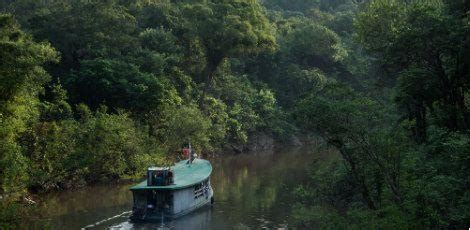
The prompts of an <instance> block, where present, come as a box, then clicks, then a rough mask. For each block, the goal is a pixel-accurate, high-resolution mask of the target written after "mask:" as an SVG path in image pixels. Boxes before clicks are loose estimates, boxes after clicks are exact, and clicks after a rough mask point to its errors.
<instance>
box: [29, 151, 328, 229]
mask: <svg viewBox="0 0 470 230" xmlns="http://www.w3.org/2000/svg"><path fill="white" fill-rule="evenodd" d="M331 153H332V152H330V150H321V151H317V150H313V149H312V148H309V147H301V148H287V149H284V150H276V151H258V152H256V153H250V154H237V155H230V154H226V155H224V156H217V157H215V158H211V159H210V160H211V162H212V164H213V168H214V171H213V174H212V177H211V182H212V186H213V188H214V192H215V198H216V203H215V206H214V208H213V209H204V210H201V211H200V212H197V213H194V214H191V215H188V216H187V217H183V218H181V219H178V220H175V221H172V222H168V223H165V226H168V227H173V228H174V229H179V228H178V227H182V226H196V228H199V229H207V228H212V229H221V228H237V227H243V226H245V227H253V228H259V227H263V226H264V227H268V228H283V227H287V226H288V223H289V215H290V206H291V203H292V202H293V201H294V199H295V197H294V196H293V193H292V191H293V190H294V189H295V188H296V186H298V185H299V184H302V183H304V182H306V181H307V180H308V175H307V173H306V172H307V171H308V170H309V165H310V163H311V162H312V161H321V160H323V159H325V158H327V157H328V156H329V155H330V154H331ZM131 185H132V183H127V182H126V183H114V184H108V185H98V186H90V187H86V188H83V189H80V190H75V191H66V192H57V193H50V194H47V195H45V196H43V197H42V202H40V203H39V204H38V206H37V211H38V213H40V215H39V216H37V217H38V218H36V219H35V220H34V221H27V222H25V223H24V224H28V225H30V226H37V225H40V224H43V225H48V226H49V227H50V228H52V229H63V228H65V227H66V228H69V229H79V228H82V227H84V226H87V225H90V224H94V223H97V222H101V221H103V220H107V219H109V218H110V217H115V218H113V219H110V220H107V221H105V222H102V223H101V224H100V225H98V226H96V228H97V229H102V228H107V227H112V226H114V227H118V228H119V227H123V228H124V227H139V228H141V229H152V228H155V227H156V226H160V225H155V224H142V225H138V226H134V225H133V224H131V223H129V222H128V221H127V217H128V215H127V214H124V215H122V216H119V214H122V213H125V212H127V211H129V210H131V207H132V206H131V205H132V194H131V193H130V192H129V190H128V189H129V187H130V186H131ZM27 219H28V220H29V218H27ZM188 224H189V225H188Z"/></svg>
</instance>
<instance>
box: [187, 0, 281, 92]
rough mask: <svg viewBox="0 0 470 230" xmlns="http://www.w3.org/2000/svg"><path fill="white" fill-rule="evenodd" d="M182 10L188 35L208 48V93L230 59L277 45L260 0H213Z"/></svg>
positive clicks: (206, 79)
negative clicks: (225, 61)
mask: <svg viewBox="0 0 470 230" xmlns="http://www.w3.org/2000/svg"><path fill="white" fill-rule="evenodd" d="M182 10H183V15H184V16H185V18H186V23H187V24H186V27H187V28H188V30H189V33H188V35H187V36H195V37H196V39H198V40H200V42H201V43H202V45H203V47H204V49H205V55H206V60H207V64H206V68H205V83H206V86H205V92H207V90H208V89H209V88H210V86H211V84H212V80H213V78H214V74H215V72H216V71H217V69H218V67H219V66H220V64H221V63H222V62H223V61H224V60H225V59H226V58H230V57H240V56H244V55H247V54H255V53H259V52H261V51H264V50H271V49H274V48H275V46H276V42H275V39H274V36H273V33H272V28H271V25H270V23H269V21H268V19H267V18H266V15H265V13H264V10H263V8H262V7H261V5H260V4H259V3H258V1H256V0H236V1H233V0H209V1H207V2H199V3H192V4H184V5H183V9H182Z"/></svg>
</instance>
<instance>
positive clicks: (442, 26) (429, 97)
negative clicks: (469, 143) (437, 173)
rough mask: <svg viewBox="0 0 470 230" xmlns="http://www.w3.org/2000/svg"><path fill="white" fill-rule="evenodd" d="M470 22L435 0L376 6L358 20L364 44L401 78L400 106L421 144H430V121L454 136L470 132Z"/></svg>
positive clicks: (380, 1)
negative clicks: (469, 104)
mask: <svg viewBox="0 0 470 230" xmlns="http://www.w3.org/2000/svg"><path fill="white" fill-rule="evenodd" d="M462 18H463V20H462ZM466 20H468V16H465V15H458V16H456V15H454V14H453V12H452V11H449V8H448V6H447V5H446V4H444V3H443V2H442V1H433V0H429V1H420V2H408V1H401V0H394V1H384V0H374V1H371V3H370V4H368V5H367V6H366V7H365V9H364V11H363V12H361V13H360V14H359V15H358V16H357V18H356V19H355V27H356V29H357V38H358V40H359V41H360V42H361V44H362V45H363V46H364V47H365V48H366V49H367V50H368V51H369V52H371V53H372V54H374V55H375V56H376V57H377V58H378V60H381V64H382V65H383V66H384V67H385V69H387V70H388V71H390V72H391V73H398V74H393V75H394V76H399V81H398V85H397V88H396V89H397V95H398V97H397V102H398V104H399V106H400V107H401V109H402V111H403V113H404V119H408V120H410V121H411V122H412V123H415V125H414V126H415V128H414V130H415V131H414V136H415V139H416V140H417V141H419V142H423V141H425V140H426V139H427V138H426V128H427V126H428V124H429V120H431V118H430V116H429V115H431V117H432V120H433V121H434V124H436V125H439V126H443V127H446V128H448V129H451V130H461V131H462V130H468V129H469V128H470V113H469V110H468V108H467V105H466V102H465V101H466V98H465V94H466V93H467V92H468V91H469V87H470V84H469V83H470V68H469V66H470V61H469V60H468V58H466V57H465V55H466V53H468V52H469V50H470V43H469V38H468V34H469V27H468V26H465V22H466ZM418 79H419V80H418ZM423 82H425V84H423ZM423 87H426V88H425V89H423ZM414 89H420V90H418V91H415V90H414Z"/></svg>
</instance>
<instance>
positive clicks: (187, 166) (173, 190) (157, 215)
mask: <svg viewBox="0 0 470 230" xmlns="http://www.w3.org/2000/svg"><path fill="white" fill-rule="evenodd" d="M211 172H212V166H211V164H210V163H209V161H207V160H203V159H192V161H191V162H189V160H183V161H180V162H178V163H176V164H175V165H174V166H172V167H170V168H161V167H151V168H149V169H148V170H147V179H146V180H145V181H143V182H142V183H140V184H138V185H136V186H134V187H132V188H131V191H132V193H133V196H134V203H133V213H132V216H131V219H132V220H134V221H138V220H145V221H152V220H158V221H160V220H161V219H162V218H169V219H171V218H176V217H179V216H182V215H185V214H187V213H189V212H191V211H193V210H195V209H197V208H200V207H202V206H204V205H206V204H210V203H211V202H213V191H212V187H211V185H210V178H209V177H210V174H211Z"/></svg>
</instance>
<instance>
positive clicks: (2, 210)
mask: <svg viewBox="0 0 470 230" xmlns="http://www.w3.org/2000/svg"><path fill="white" fill-rule="evenodd" d="M469 56H470V2H469V1H466V0H420V1H418V0H363V1H361V0H291V1H287V0H41V1H36V0H2V1H1V2H0V228H1V229H14V228H16V227H17V226H19V224H20V223H21V221H22V218H24V216H25V215H26V213H28V210H29V209H30V208H29V206H28V205H27V204H25V202H24V200H25V199H26V198H27V197H28V196H29V195H30V194H45V193H48V192H51V191H62V190H70V189H76V188H79V187H83V186H87V185H92V184H96V183H101V182H103V181H109V180H121V179H130V178H136V177H140V176H142V174H143V173H144V172H145V171H144V170H145V168H146V167H147V166H149V165H154V164H168V162H170V161H171V159H172V158H174V157H175V156H176V155H177V154H178V151H179V150H180V149H181V144H182V142H184V141H188V142H191V144H192V145H193V146H194V147H195V149H196V150H197V151H198V152H201V153H203V154H224V152H235V153H239V152H245V151H249V150H250V149H252V148H254V147H253V145H254V144H253V143H252V142H253V141H252V140H253V139H254V138H256V137H259V136H267V137H270V138H272V139H273V140H275V142H276V143H278V145H281V146H282V145H289V144H291V142H294V140H296V139H308V138H312V137H318V138H321V139H322V140H323V141H324V144H325V145H327V146H330V147H333V148H335V149H336V150H337V151H338V153H339V154H338V156H337V157H333V158H331V160H329V161H328V163H326V164H325V163H324V162H322V163H321V164H320V163H315V162H313V163H312V166H311V168H310V169H309V170H308V172H305V173H308V175H309V178H310V182H309V183H307V184H301V185H298V187H297V188H296V189H295V191H293V196H296V198H297V202H296V203H295V204H294V205H293V208H292V210H291V213H290V216H291V223H290V226H292V227H293V228H297V229H310V228H313V227H315V228H320V229H351V228H352V229H364V228H365V229H391V228H398V229H429V228H433V229H434V228H438V229H443V228H444V229H464V228H468V227H469V224H470V57H469ZM286 163H287V162H286Z"/></svg>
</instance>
